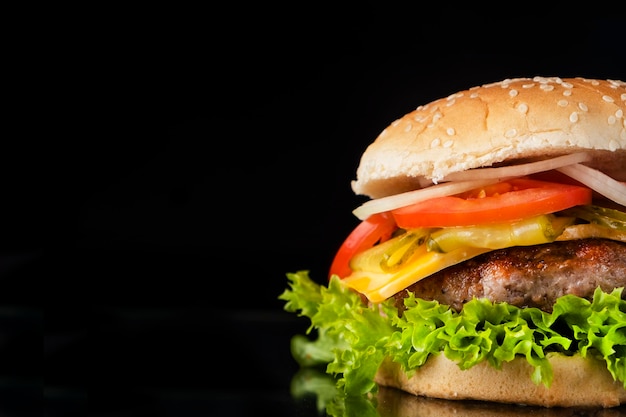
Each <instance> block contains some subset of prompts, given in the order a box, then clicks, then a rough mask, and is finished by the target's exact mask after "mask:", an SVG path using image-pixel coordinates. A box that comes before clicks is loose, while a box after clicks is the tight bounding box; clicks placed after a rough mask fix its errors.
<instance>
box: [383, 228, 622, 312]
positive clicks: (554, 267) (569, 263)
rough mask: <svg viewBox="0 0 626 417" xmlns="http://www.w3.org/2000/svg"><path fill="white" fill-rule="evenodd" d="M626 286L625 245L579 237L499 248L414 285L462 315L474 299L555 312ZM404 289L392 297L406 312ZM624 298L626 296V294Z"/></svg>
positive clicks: (414, 289)
mask: <svg viewBox="0 0 626 417" xmlns="http://www.w3.org/2000/svg"><path fill="white" fill-rule="evenodd" d="M623 286H626V243H622V242H616V241H611V240H605V239H580V240H570V241H564V242H553V243H548V244H543V245H536V246H517V247H512V248H506V249H500V250H495V251H492V252H488V253H485V254H483V255H480V256H477V257H475V258H472V259H469V260H467V261H465V262H462V263H460V264H457V265H454V266H451V267H449V268H446V269H444V270H442V271H440V272H438V273H435V274H434V275H432V276H430V277H428V278H425V279H423V280H421V281H418V282H417V283H415V284H413V285H411V286H410V287H408V288H407V289H408V290H410V291H412V292H414V293H415V296H416V297H419V298H423V299H426V300H437V301H439V302H440V303H442V304H447V305H450V306H451V307H452V308H453V309H455V310H457V311H460V310H461V309H462V308H463V304H464V303H465V302H467V301H470V300H471V299H472V298H488V299H489V300H491V301H494V302H507V303H509V304H513V305H516V306H518V307H537V308H540V309H541V310H543V311H546V312H551V311H552V306H553V305H554V302H555V301H556V299H557V298H558V297H560V296H562V295H565V294H574V295H577V296H579V297H582V298H586V299H589V300H590V299H591V298H592V296H593V293H594V290H595V289H596V288H597V287H600V288H602V290H604V291H607V292H609V291H611V290H613V289H614V288H616V287H623ZM405 296H406V291H401V292H399V293H398V294H396V295H395V296H394V298H395V299H396V306H397V307H398V309H400V310H403V309H404V305H403V299H404V297H405ZM624 296H625V297H626V294H624Z"/></svg>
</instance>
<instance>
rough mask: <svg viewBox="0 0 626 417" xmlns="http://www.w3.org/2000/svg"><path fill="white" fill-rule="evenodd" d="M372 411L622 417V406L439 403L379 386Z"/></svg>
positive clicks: (407, 415)
mask: <svg viewBox="0 0 626 417" xmlns="http://www.w3.org/2000/svg"><path fill="white" fill-rule="evenodd" d="M376 399H377V406H376V410H377V411H378V415H379V416H380V417H398V416H402V417H624V416H625V415H626V406H620V407H611V408H601V407H540V406H532V405H517V404H504V403H497V402H488V401H472V400H442V399H439V398H427V397H420V396H417V395H412V394H409V393H407V392H404V391H401V390H398V389H395V388H389V387H383V386H381V387H379V389H378V393H377V394H376Z"/></svg>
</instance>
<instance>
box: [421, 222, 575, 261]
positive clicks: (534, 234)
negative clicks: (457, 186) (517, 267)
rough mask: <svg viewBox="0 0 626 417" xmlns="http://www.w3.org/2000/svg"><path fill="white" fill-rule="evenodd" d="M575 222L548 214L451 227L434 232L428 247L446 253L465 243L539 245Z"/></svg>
mask: <svg viewBox="0 0 626 417" xmlns="http://www.w3.org/2000/svg"><path fill="white" fill-rule="evenodd" d="M573 223H574V218H573V217H556V216H555V215H552V214H545V215H540V216H535V217H532V218H529V219H526V220H522V221H519V222H514V223H502V224H493V225H481V226H470V227H451V228H445V229H441V230H438V231H436V232H434V233H432V234H431V235H430V237H429V238H428V239H427V241H426V246H427V247H428V250H431V251H436V252H442V253H445V252H450V251H452V250H455V249H458V248H460V247H464V246H465V247H467V246H469V247H474V248H487V249H501V248H506V247H510V246H529V245H538V244H541V243H549V242H552V241H554V240H555V239H556V238H557V237H558V236H559V235H560V234H561V233H562V232H563V230H565V228H566V227H567V226H569V225H571V224H573Z"/></svg>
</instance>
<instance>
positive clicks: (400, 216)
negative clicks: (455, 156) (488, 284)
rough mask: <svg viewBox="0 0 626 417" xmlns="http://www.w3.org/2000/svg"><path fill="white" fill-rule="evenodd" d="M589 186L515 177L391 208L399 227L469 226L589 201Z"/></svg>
mask: <svg viewBox="0 0 626 417" xmlns="http://www.w3.org/2000/svg"><path fill="white" fill-rule="evenodd" d="M591 197H592V192H591V190H590V189H589V188H586V187H581V186H577V185H572V184H562V183H555V182H547V181H539V180H533V179H527V178H516V179H512V180H510V181H505V182H500V183H497V184H494V185H493V186H489V187H483V188H480V189H477V190H473V191H470V192H467V193H463V194H459V195H456V196H449V197H440V198H434V199H431V200H426V201H422V202H419V203H416V204H413V205H410V206H406V207H402V208H399V209H396V210H392V212H391V213H392V214H393V217H394V219H395V221H396V223H397V225H398V227H401V228H416V227H452V226H473V225H478V224H487V223H498V222H499V223H502V222H509V221H516V220H522V219H524V218H527V217H531V216H537V215H540V214H546V213H553V212H555V211H559V210H564V209H566V208H569V207H572V206H576V205H579V204H590V203H591Z"/></svg>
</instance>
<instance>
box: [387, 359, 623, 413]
mask: <svg viewBox="0 0 626 417" xmlns="http://www.w3.org/2000/svg"><path fill="white" fill-rule="evenodd" d="M548 360H549V361H550V364H551V365H552V372H553V375H554V376H553V380H552V384H551V386H550V388H546V387H545V386H544V385H543V384H538V385H537V384H535V383H534V382H532V380H531V378H530V376H531V374H532V372H533V367H532V366H531V365H530V364H529V363H528V362H527V361H526V359H524V358H520V359H514V360H513V361H511V362H505V363H503V364H502V369H500V370H498V369H495V368H494V367H492V366H491V365H489V364H488V363H487V362H482V363H480V364H478V365H475V366H473V367H472V368H470V369H467V370H462V369H460V368H459V367H458V365H457V364H456V362H453V361H451V360H449V359H448V358H446V357H445V356H444V355H442V354H439V355H433V356H431V357H430V358H429V359H428V360H427V361H426V363H425V364H424V365H423V366H422V367H420V368H419V369H418V370H417V371H416V373H415V374H414V375H413V376H412V377H411V378H408V377H407V375H406V374H405V373H404V372H403V371H402V370H401V368H400V365H399V364H397V363H395V362H392V361H391V360H386V361H385V362H383V364H382V365H381V367H380V368H379V370H378V373H377V375H376V378H375V381H376V383H378V384H379V385H382V386H387V387H394V388H399V389H401V390H403V391H406V392H408V393H411V394H414V395H418V396H425V397H431V398H441V399H448V400H480V401H493V402H499V403H512V404H525V405H537V406H543V407H577V406H579V407H580V406H582V407H603V408H608V407H616V406H618V405H620V404H622V403H624V402H626V390H625V389H624V386H623V384H622V383H621V382H620V381H615V380H613V377H612V376H611V374H610V373H609V371H608V370H607V369H606V364H605V362H604V361H601V360H597V359H594V358H590V357H587V358H583V357H581V356H580V355H575V356H564V355H561V354H551V355H549V356H548Z"/></svg>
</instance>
